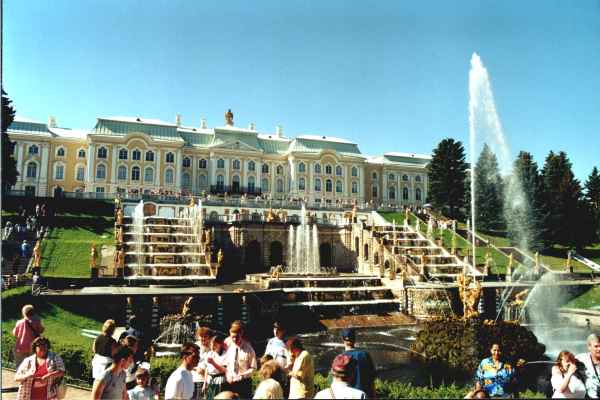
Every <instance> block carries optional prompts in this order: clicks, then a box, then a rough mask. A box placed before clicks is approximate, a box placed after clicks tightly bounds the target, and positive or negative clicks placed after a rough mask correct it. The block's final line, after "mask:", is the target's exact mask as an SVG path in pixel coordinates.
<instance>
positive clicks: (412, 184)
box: [408, 174, 415, 204]
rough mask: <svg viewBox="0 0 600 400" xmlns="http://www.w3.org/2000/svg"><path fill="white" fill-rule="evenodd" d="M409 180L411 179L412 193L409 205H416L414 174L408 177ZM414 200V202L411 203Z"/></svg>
mask: <svg viewBox="0 0 600 400" xmlns="http://www.w3.org/2000/svg"><path fill="white" fill-rule="evenodd" d="M408 179H410V193H408V203H409V204H414V199H415V176H414V175H413V174H410V175H409V176H408ZM411 200H413V201H411Z"/></svg>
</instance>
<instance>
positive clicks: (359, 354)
mask: <svg viewBox="0 0 600 400" xmlns="http://www.w3.org/2000/svg"><path fill="white" fill-rule="evenodd" d="M344 354H346V355H348V356H350V357H351V358H352V360H353V361H354V383H353V384H352V387H353V388H355V389H358V390H362V391H363V392H365V393H366V394H367V397H374V395H375V393H373V383H374V382H375V365H374V364H373V360H372V359H371V356H370V355H369V353H367V352H366V351H364V350H358V349H352V350H348V351H346V352H344Z"/></svg>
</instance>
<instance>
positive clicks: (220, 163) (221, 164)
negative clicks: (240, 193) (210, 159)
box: [217, 158, 225, 169]
mask: <svg viewBox="0 0 600 400" xmlns="http://www.w3.org/2000/svg"><path fill="white" fill-rule="evenodd" d="M217 168H219V169H223V168H225V160H223V159H222V158H219V159H218V160H217Z"/></svg>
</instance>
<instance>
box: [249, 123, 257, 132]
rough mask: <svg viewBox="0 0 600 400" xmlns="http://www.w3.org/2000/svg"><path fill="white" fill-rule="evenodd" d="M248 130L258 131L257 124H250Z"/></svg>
mask: <svg viewBox="0 0 600 400" xmlns="http://www.w3.org/2000/svg"><path fill="white" fill-rule="evenodd" d="M248 129H250V130H251V131H255V130H256V124H255V123H254V122H250V125H248Z"/></svg>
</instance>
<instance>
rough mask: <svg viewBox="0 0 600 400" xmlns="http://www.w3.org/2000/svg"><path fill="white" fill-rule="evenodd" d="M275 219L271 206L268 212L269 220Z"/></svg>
mask: <svg viewBox="0 0 600 400" xmlns="http://www.w3.org/2000/svg"><path fill="white" fill-rule="evenodd" d="M274 220H275V215H273V210H272V209H270V208H269V212H268V213H267V222H273V221H274Z"/></svg>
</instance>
